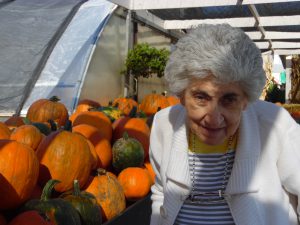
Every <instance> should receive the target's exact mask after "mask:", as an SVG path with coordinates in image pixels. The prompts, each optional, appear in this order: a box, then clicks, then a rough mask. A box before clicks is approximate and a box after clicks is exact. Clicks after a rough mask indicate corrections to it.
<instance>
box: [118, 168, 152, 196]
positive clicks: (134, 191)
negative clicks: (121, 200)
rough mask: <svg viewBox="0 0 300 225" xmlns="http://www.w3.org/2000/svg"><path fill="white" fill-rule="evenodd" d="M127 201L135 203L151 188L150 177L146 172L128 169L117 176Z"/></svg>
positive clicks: (141, 169)
mask: <svg viewBox="0 0 300 225" xmlns="http://www.w3.org/2000/svg"><path fill="white" fill-rule="evenodd" d="M118 181H119V183H120V184H121V186H122V187H123V190H124V194H125V197H126V199H127V200H130V201H136V200H139V199H141V198H144V197H145V196H146V195H147V194H148V193H149V192H150V188H151V184H152V183H151V177H150V174H149V172H148V171H147V170H144V169H143V168H140V167H128V168H126V169H124V170H122V171H121V172H120V173H119V175H118Z"/></svg>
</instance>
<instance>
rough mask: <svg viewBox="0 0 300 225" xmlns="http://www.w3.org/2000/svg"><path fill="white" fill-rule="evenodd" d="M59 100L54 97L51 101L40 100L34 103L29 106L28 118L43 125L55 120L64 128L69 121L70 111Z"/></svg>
mask: <svg viewBox="0 0 300 225" xmlns="http://www.w3.org/2000/svg"><path fill="white" fill-rule="evenodd" d="M59 100H60V99H59V98H57V97H56V96H53V97H51V98H50V99H39V100H37V101H35V102H33V103H32V104H31V105H30V106H29V109H28V111H27V114H26V117H27V118H28V119H29V120H30V122H41V123H43V122H48V121H49V120H53V121H54V122H56V123H57V124H58V126H59V127H61V126H64V125H65V123H66V121H67V120H68V110H67V108H66V106H65V105H64V104H62V103H60V102H59Z"/></svg>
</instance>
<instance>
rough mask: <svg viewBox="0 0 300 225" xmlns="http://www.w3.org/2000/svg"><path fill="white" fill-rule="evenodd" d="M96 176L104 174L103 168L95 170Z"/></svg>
mask: <svg viewBox="0 0 300 225" xmlns="http://www.w3.org/2000/svg"><path fill="white" fill-rule="evenodd" d="M97 174H98V175H104V174H106V170H105V169H103V168H98V169H97Z"/></svg>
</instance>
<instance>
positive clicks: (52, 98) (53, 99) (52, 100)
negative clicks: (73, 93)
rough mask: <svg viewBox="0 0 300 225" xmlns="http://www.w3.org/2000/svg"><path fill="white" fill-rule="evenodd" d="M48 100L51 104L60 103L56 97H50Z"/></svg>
mask: <svg viewBox="0 0 300 225" xmlns="http://www.w3.org/2000/svg"><path fill="white" fill-rule="evenodd" d="M49 100H50V101H51V102H59V101H60V99H59V97H57V96H55V95H54V96H52V97H51V98H49Z"/></svg>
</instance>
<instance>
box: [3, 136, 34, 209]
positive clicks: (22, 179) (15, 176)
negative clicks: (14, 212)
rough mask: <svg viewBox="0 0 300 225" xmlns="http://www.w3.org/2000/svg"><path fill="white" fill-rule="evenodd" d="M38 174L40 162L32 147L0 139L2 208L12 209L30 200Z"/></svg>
mask: <svg viewBox="0 0 300 225" xmlns="http://www.w3.org/2000/svg"><path fill="white" fill-rule="evenodd" d="M38 174H39V162H38V159H37V157H36V155H35V153H34V151H33V150H32V149H31V148H30V147H28V146H27V145H24V144H22V143H19V142H17V141H13V140H0V199H1V201H0V209H12V208H15V207H18V206H19V205H20V204H22V203H23V202H25V201H26V200H28V199H29V197H30V195H31V193H32V191H33V189H34V187H35V185H36V183H37V179H38Z"/></svg>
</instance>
